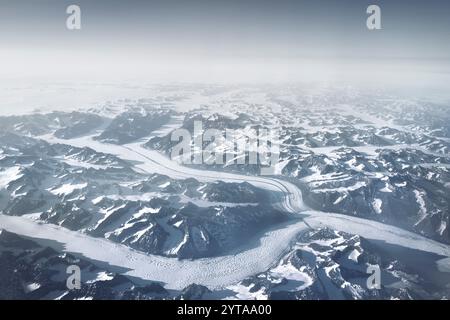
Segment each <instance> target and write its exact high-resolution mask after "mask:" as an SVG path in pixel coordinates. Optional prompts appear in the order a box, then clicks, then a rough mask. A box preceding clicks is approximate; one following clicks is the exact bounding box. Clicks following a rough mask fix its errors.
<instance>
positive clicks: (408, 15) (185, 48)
mask: <svg viewBox="0 0 450 320" xmlns="http://www.w3.org/2000/svg"><path fill="white" fill-rule="evenodd" d="M69 4H78V5H79V6H80V7H81V10H82V30H81V31H68V30H67V29H66V26H65V20H66V18H67V15H66V13H65V10H66V7H67V6H68V5H69ZM369 4H378V5H379V6H380V7H381V10H382V28H383V29H382V30H377V31H369V30H368V29H367V28H366V19H367V14H366V9H367V7H368V5H369ZM449 39H450V1H448V0H427V1H425V0H421V1H419V0H385V1H379V0H371V1H368V0H277V1H275V0H272V1H267V0H221V1H219V0H178V1H175V0H146V1H144V0H126V1H125V0H120V1H119V0H78V1H75V0H73V1H65V0H28V1H24V0H0V41H1V42H0V63H1V64H2V65H3V66H1V68H2V69H3V70H4V71H3V75H19V76H20V75H24V76H25V75H27V76H28V75H36V76H37V75H42V74H44V73H49V74H51V73H58V74H59V73H61V72H62V70H64V71H65V72H66V73H67V74H70V73H73V72H79V73H84V74H86V73H89V72H92V73H102V72H105V70H108V71H110V72H112V69H114V70H117V71H118V70H122V71H124V70H128V71H129V72H130V74H133V72H136V73H138V72H143V70H145V71H146V72H151V71H152V70H155V74H156V73H158V74H162V73H168V72H172V71H173V70H179V69H183V68H186V69H185V71H184V73H188V74H189V72H193V71H192V70H194V69H198V68H200V67H205V66H206V69H208V68H212V69H213V70H215V71H217V70H219V71H218V72H220V71H221V68H223V69H229V68H228V67H229V66H230V65H235V66H239V69H240V70H242V66H243V67H244V70H245V68H246V67H249V68H250V66H253V67H254V68H259V69H261V66H262V65H265V66H267V68H269V66H276V67H274V68H275V69H276V68H281V69H283V68H284V69H283V70H285V71H286V70H288V69H291V70H292V66H294V65H296V63H297V61H299V60H302V61H308V63H306V64H307V65H308V66H311V65H312V64H311V63H310V62H311V61H312V60H314V61H320V62H318V63H317V66H318V68H319V69H320V68H322V69H324V70H325V71H326V70H329V69H330V68H333V67H337V65H340V66H346V65H347V64H349V63H350V64H354V63H356V62H358V61H359V62H358V63H360V65H362V66H364V65H367V66H373V65H374V64H378V63H385V64H386V65H389V66H391V65H398V64H403V65H404V66H405V68H410V67H412V66H414V67H419V68H422V65H428V64H430V65H432V66H433V67H432V68H434V69H433V70H434V71H437V72H439V71H442V72H446V70H447V69H446V67H444V66H446V65H447V59H449V58H450V41H449ZM380 61H381V62H380ZM411 61H413V62H411ZM418 61H419V62H418ZM303 65H305V63H304V62H303ZM441 67H442V70H439V69H441ZM171 68H172V69H171ZM189 68H190V69H189ZM189 70H190V71H189ZM315 70H316V69H314V70H311V72H313V73H314V72H315ZM156 71H157V72H156Z"/></svg>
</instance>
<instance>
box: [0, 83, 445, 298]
mask: <svg viewBox="0 0 450 320" xmlns="http://www.w3.org/2000/svg"><path fill="white" fill-rule="evenodd" d="M180 90H184V91H183V92H185V91H186V90H189V88H188V89H186V88H180ZM190 90H195V92H196V95H195V96H197V97H198V96H199V95H200V96H201V97H202V99H199V101H201V103H200V102H196V101H195V100H193V99H192V98H186V97H192V96H194V95H189V94H183V95H180V96H179V97H177V98H176V99H175V98H174V99H169V98H168V97H164V94H163V93H161V97H155V99H153V100H152V101H150V102H149V101H146V100H136V101H131V100H129V101H126V103H124V104H122V105H121V107H120V108H119V107H114V106H113V105H112V104H111V103H108V104H106V105H104V106H99V107H98V108H92V109H86V110H84V111H77V112H51V113H45V114H42V113H31V114H28V115H21V116H8V117H0V125H1V126H0V211H1V214H3V215H8V216H21V217H23V219H27V220H26V221H28V220H30V221H34V222H33V223H36V226H37V227H39V223H48V224H52V225H57V226H60V227H62V228H63V229H62V230H71V231H76V232H78V233H80V234H82V235H83V237H88V238H95V239H98V238H101V239H106V240H107V241H110V242H113V243H115V244H121V245H123V246H125V248H128V249H129V250H135V251H137V252H139V253H140V254H141V253H142V254H147V255H155V256H158V257H161V259H169V260H163V261H167V263H168V264H172V261H173V260H170V259H175V260H176V261H179V263H180V264H181V267H179V268H181V269H180V270H181V272H180V276H182V274H183V273H182V270H183V269H182V268H189V267H188V264H187V263H186V264H185V262H183V261H195V262H197V261H198V263H203V264H205V265H206V266H208V265H209V264H210V263H213V261H216V262H217V261H218V260H214V259H222V260H221V262H220V263H223V269H221V268H222V267H221V268H219V269H218V270H225V269H226V266H227V261H228V260H230V261H233V264H234V265H236V262H235V260H233V259H235V257H237V256H238V255H239V254H244V255H247V256H251V257H252V259H254V260H255V261H248V265H249V266H251V267H249V269H248V270H245V272H243V273H242V274H243V275H244V274H245V277H244V276H243V277H242V279H236V278H235V277H231V276H230V275H228V274H226V272H225V273H224V274H223V279H220V281H217V282H214V283H220V285H217V286H215V285H209V287H208V288H206V287H207V286H208V284H210V283H213V282H211V281H209V280H205V279H204V278H202V279H203V280H199V281H200V283H197V281H196V279H191V278H189V279H184V281H182V283H183V286H180V285H177V284H176V283H170V284H169V283H167V285H168V286H170V288H175V287H176V288H177V290H176V292H170V290H172V289H170V290H169V289H168V288H165V285H166V284H165V283H161V284H159V285H156V284H151V285H150V286H151V288H150V289H148V290H149V291H148V292H150V294H147V293H146V292H147V291H146V290H147V289H145V288H144V289H143V288H139V289H138V288H137V286H135V284H133V281H132V280H129V279H128V278H126V275H123V276H117V277H119V278H120V279H121V280H120V281H119V280H117V281H119V282H120V284H122V281H123V282H124V283H127V285H129V287H132V286H135V287H134V289H127V290H123V291H121V292H118V291H115V290H113V289H114V288H115V284H114V283H115V282H114V281H116V280H114V281H113V282H114V283H108V284H105V283H102V284H96V282H95V281H94V282H93V285H95V287H96V289H92V288H91V287H89V288H87V289H86V290H88V292H84V291H83V293H78V294H75V293H70V292H66V293H65V294H64V297H65V298H77V297H93V298H105V297H110V298H120V299H127V298H129V299H134V298H155V297H156V298H175V297H178V296H179V295H181V296H183V295H184V296H183V297H190V296H192V297H194V296H195V297H203V296H205V297H210V298H211V297H212V298H248V299H252V298H270V299H280V298H282V299H329V298H332V299H335V298H338V299H390V298H401V299H403V298H404V299H414V298H426V299H434V298H447V297H448V288H446V287H445V286H446V285H447V284H448V272H447V271H440V270H441V269H442V270H448V266H447V267H445V264H448V260H446V257H447V256H446V252H450V251H449V249H448V248H449V247H448V245H449V244H450V192H449V191H450V190H449V189H450V172H449V168H450V154H449V150H450V127H449V123H450V112H449V111H450V110H449V108H448V106H445V105H444V106H442V105H435V104H431V103H429V102H423V101H409V100H404V99H399V98H395V97H391V96H389V95H384V94H381V93H366V94H362V93H360V92H358V91H352V93H351V94H348V92H347V91H345V92H347V94H344V93H343V92H342V91H340V90H339V88H335V89H334V90H322V91H318V92H316V93H315V94H313V95H312V94H304V93H303V92H302V91H301V89H299V88H296V87H290V88H286V89H285V90H281V91H279V90H278V89H277V90H275V89H273V90H270V89H268V88H263V89H257V88H249V89H245V88H243V89H240V90H237V89H236V88H230V89H229V90H225V89H224V88H220V90H214V87H212V88H204V90H203V91H199V90H198V87H195V88H190ZM199 92H200V93H199ZM183 99H185V101H183ZM187 103H189V104H193V107H191V108H189V109H188V110H187V111H186V110H182V109H183V108H184V106H185V104H187ZM181 106H183V108H181ZM195 121H201V123H202V127H203V130H206V129H215V130H216V131H217V132H220V133H222V134H223V136H225V132H226V131H227V130H232V131H233V134H234V138H238V139H239V138H241V137H245V136H248V135H249V134H253V132H255V131H256V132H258V130H265V131H266V132H269V131H271V132H278V133H279V135H278V136H268V137H266V138H268V139H269V140H271V139H272V140H271V141H272V142H274V139H276V140H277V143H279V144H280V150H279V154H278V156H279V161H278V162H277V163H276V164H275V171H274V174H273V175H272V176H259V173H260V169H261V168H262V167H263V166H264V165H263V164H262V163H257V164H248V163H247V162H246V163H244V164H239V163H237V162H236V161H234V160H236V159H238V158H240V157H241V156H242V155H241V154H240V153H239V152H238V151H237V150H235V148H234V145H232V144H231V145H230V143H229V141H227V140H226V139H216V140H214V141H212V144H211V146H212V147H213V149H214V150H220V151H221V152H228V153H229V154H231V155H232V156H231V157H230V158H231V159H233V160H232V161H230V162H225V163H224V164H207V163H203V164H192V163H191V164H186V165H183V164H180V163H177V162H176V161H175V160H179V159H170V155H171V152H172V150H173V148H174V146H175V145H176V144H177V143H178V142H177V141H176V140H173V139H172V132H173V130H175V129H184V130H185V132H190V133H191V134H193V133H194V132H193V131H194V122H195ZM209 143H210V142H206V141H204V142H203V145H202V146H203V147H206V146H207V145H209ZM194 151H195V150H194ZM192 156H195V152H194V154H193V155H192ZM248 157H250V155H249V154H247V155H245V156H244V158H245V159H246V160H248ZM306 209H310V210H309V211H306ZM308 212H315V213H314V217H316V215H317V216H318V217H319V218H320V219H322V220H321V221H322V223H323V224H324V227H320V228H319V227H310V226H308V224H307V222H306V221H307V219H305V220H303V218H304V217H305V216H308V215H310V214H311V213H308ZM336 214H338V215H336ZM327 215H330V216H331V215H333V217H336V216H338V217H340V218H339V219H341V220H342V223H345V221H347V220H346V219H353V218H355V220H350V221H352V222H353V223H354V224H355V225H356V224H361V221H370V223H369V222H367V223H366V224H364V226H365V228H367V230H369V229H370V228H373V226H374V225H377V226H378V225H382V226H383V225H384V226H386V228H392V227H391V226H394V227H398V228H400V229H398V230H403V231H404V232H405V234H408V236H411V235H414V237H416V236H417V237H418V239H423V243H424V244H425V243H426V244H427V245H424V246H423V247H424V248H423V249H420V250H419V249H417V248H410V247H405V245H399V248H396V247H395V246H393V245H392V244H389V243H383V242H380V241H379V240H377V241H375V240H374V239H372V238H370V235H371V234H372V233H371V232H372V231H370V230H369V231H370V232H369V231H367V234H366V233H364V234H361V233H360V232H359V231H358V232H356V231H355V232H342V231H339V230H334V229H333V226H332V225H331V224H329V225H326V224H327V221H326V217H327ZM356 218H363V219H365V220H357V219H356ZM336 219H338V218H336ZM374 221H375V222H376V223H380V224H374V223H375V222H374ZM286 226H288V227H286ZM0 228H1V225H0ZM283 228H289V230H290V231H289V233H288V232H286V233H285V234H284V236H283V237H281V236H280V233H283V231H282V230H284V229H283ZM280 230H281V231H280ZM358 230H361V229H358ZM396 230H397V229H396ZM10 231H13V230H7V229H6V230H3V231H2V237H3V238H2V239H3V240H2V241H3V242H2V243H3V245H4V246H6V247H8V245H9V244H8V242H11V243H15V244H16V243H19V246H21V250H25V251H26V252H25V253H23V255H19V256H15V257H11V256H9V254H10V253H8V255H5V253H4V254H3V256H2V258H3V259H10V258H11V259H12V260H11V262H8V263H11V266H15V265H16V264H22V263H24V264H25V265H27V268H34V260H33V258H32V257H33V256H34V255H35V254H37V251H39V250H41V249H37V248H38V247H37V246H38V243H39V241H38V240H36V241H37V242H36V243H34V242H33V245H31V244H30V242H29V241H28V240H26V239H25V240H24V239H22V238H21V237H20V235H17V236H16V235H12V234H11V233H10ZM17 231H20V230H17ZM403 231H398V232H396V233H395V234H396V236H398V237H403ZM408 231H409V232H412V233H408ZM290 232H292V234H291V233H290ZM422 236H423V237H422ZM263 239H264V240H263ZM280 239H283V240H282V241H281V240H280ZM429 239H433V240H435V241H437V242H430V241H431V240H429ZM280 241H281V242H280ZM418 241H419V242H420V240H418ZM22 242H23V243H27V245H28V244H30V245H31V247H30V248H28V247H26V246H25V247H24V248H22V247H23V246H22V245H20V243H22ZM429 243H433V245H432V247H433V248H440V249H439V250H441V249H442V250H441V251H442V252H441V251H439V250H437V249H436V250H434V249H433V250H434V251H433V250H432V251H427V250H428V249H426V248H429V247H430V246H429V245H428V244H429ZM39 246H41V244H39ZM258 246H261V248H263V247H264V246H268V248H270V250H266V251H265V252H267V255H265V256H264V258H261V259H262V261H264V263H260V264H258V263H257V262H258V261H257V260H258V259H257V258H255V255H253V253H251V252H253V251H252V250H256V248H258ZM264 248H265V247H264ZM275 248H276V250H275ZM13 249H14V250H13V251H14V252H15V250H16V249H17V248H15V247H14V246H13ZM52 250H55V252H53V251H52V252H49V253H48V255H46V257H45V258H46V259H48V260H49V261H53V260H55V259H56V260H57V259H63V260H64V259H66V260H67V259H69V260H70V259H79V261H84V260H83V257H82V256H81V257H80V256H77V255H76V253H70V252H66V253H65V252H64V250H61V252H58V250H56V249H55V248H53V249H52ZM80 250H81V249H80ZM436 251H439V252H441V253H442V254H440V255H437V254H436ZM2 252H3V251H2ZM132 252H134V251H132ZM272 252H273V253H275V252H276V253H277V254H273V253H272ZM400 252H403V253H402V254H400ZM431 252H433V253H431ZM250 253H251V254H250ZM269 253H270V255H269ZM71 254H72V255H73V256H71ZM78 254H81V255H83V252H78ZM86 254H87V253H86ZM57 257H65V258H57ZM67 257H69V258H67ZM415 260H417V261H418V260H420V261H423V263H421V264H420V266H419V267H417V266H414V263H415V262H414V261H415ZM8 261H10V260H8ZM64 261H65V260H64ZM169 261H170V262H169ZM25 262H26V263H25ZM105 262H108V261H105ZM216 262H214V263H216ZM438 262H439V263H440V264H442V263H444V267H443V268H442V267H441V269H438V270H434V269H433V268H431V267H430V266H435V265H436V264H437V263H438ZM48 263H52V262H48ZM80 263H81V262H80ZM83 263H84V262H83ZM230 263H231V262H230ZM370 264H377V265H379V266H380V268H381V270H382V275H383V277H384V278H385V279H387V280H386V282H385V283H383V284H382V289H381V290H378V291H373V290H369V289H368V288H366V287H365V282H364V281H363V280H364V279H365V278H367V273H366V269H367V266H368V265H370ZM173 265H177V264H176V263H175V262H173ZM424 265H427V266H428V267H427V268H428V270H429V271H426V270H425V269H424V268H423V266H424ZM89 268H100V267H96V266H92V267H91V266H90V267H89ZM161 268H164V264H161ZM177 268H178V267H177ZM261 268H262V269H261ZM264 268H265V269H264ZM446 268H447V269H446ZM100 269H102V268H100ZM104 269H105V270H102V271H101V272H105V274H109V272H112V271H111V270H107V268H104ZM39 270H40V269H39ZM186 270H187V269H186ZM207 270H210V269H207ZM230 270H233V268H232V267H231V264H230ZM430 270H432V271H430ZM34 272H38V271H36V270H34V271H30V270H28V269H27V270H26V272H25V271H24V274H23V277H31V278H32V279H31V280H30V281H28V282H27V281H25V282H24V281H23V280H20V279H19V280H17V279H16V280H17V281H16V280H14V281H16V282H15V284H16V288H13V287H11V288H12V289H8V290H13V291H14V290H15V291H14V294H13V293H11V297H15V298H17V297H27V298H33V297H35V298H55V297H56V296H50V295H49V294H50V293H49V292H50V291H48V290H49V289H45V290H44V289H42V290H37V288H38V286H39V287H44V284H43V283H41V282H39V281H35V280H36V279H34V278H35V277H36V276H37V275H36V274H37V273H36V274H35V273H34ZM39 272H40V271H39ZM39 272H38V273H39ZM99 272H100V271H99ZM431 272H433V273H431ZM0 273H3V271H2V270H0ZM25 274H27V275H25ZM28 274H29V275H28ZM187 274H188V273H186V277H187ZM20 277H22V276H20ZM115 277H116V276H112V278H111V277H110V276H107V278H108V279H110V278H111V279H110V280H111V281H112V279H115ZM157 278H158V279H161V278H164V277H162V276H161V275H160V274H155V275H154V278H152V275H151V274H150V275H148V277H146V280H147V281H149V280H155V281H157V280H158V279H157ZM436 278H440V279H442V285H438V284H436V283H433V279H436ZM164 279H165V278H164ZM228 279H230V280H228ZM44 280H45V281H50V280H49V279H44ZM237 280H238V281H237ZM31 281H33V282H31ZM45 281H44V282H45ZM108 281H109V280H108ZM119 282H118V283H119ZM18 283H21V286H22V285H23V284H25V286H27V283H28V284H30V283H31V284H33V286H34V287H33V288H35V289H36V290H32V292H36V293H33V294H29V293H27V292H26V291H23V290H22V289H20V288H21V287H19V286H18ZM49 283H50V286H53V285H55V286H58V284H53V283H52V281H50V282H49ZM194 283H196V284H195V285H194ZM189 284H192V286H190V287H188V285H189ZM3 285H4V284H3V283H2V282H0V287H2V286H3ZM103 285H105V286H106V287H107V289H105V288H103V287H102V286H103ZM205 285H206V286H205ZM97 286H99V287H98V288H97ZM157 286H159V287H157ZM7 287H8V288H10V286H9V285H8V286H7ZM156 287H157V288H156ZM184 287H188V288H187V289H186V291H183V288H184ZM155 288H156V289H157V290H156V289H155ZM153 289H154V290H156V291H157V292H159V293H161V294H160V295H158V294H155V295H154V294H153V291H152V290H153ZM92 290H93V291H92ZM97 290H99V291H98V292H97ZM104 290H106V291H104ZM13 291H5V292H13ZM41 291H42V292H44V291H45V294H43V293H42V294H41V293H39V294H38V293H37V292H41ZM56 291H57V290H56ZM30 292H31V291H30ZM92 292H94V293H92ZM91 293H92V294H91ZM62 295H63V293H61V292H60V295H59V297H61V296H62Z"/></svg>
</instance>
